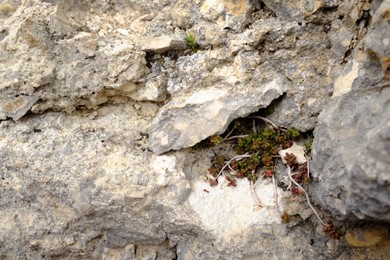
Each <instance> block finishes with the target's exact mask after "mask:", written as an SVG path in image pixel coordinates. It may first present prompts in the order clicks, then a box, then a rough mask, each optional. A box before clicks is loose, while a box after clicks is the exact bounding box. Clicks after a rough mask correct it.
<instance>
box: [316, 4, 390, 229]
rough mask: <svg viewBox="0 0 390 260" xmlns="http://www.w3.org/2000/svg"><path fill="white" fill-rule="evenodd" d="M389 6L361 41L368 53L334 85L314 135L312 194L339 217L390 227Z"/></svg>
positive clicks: (357, 55) (362, 53)
mask: <svg viewBox="0 0 390 260" xmlns="http://www.w3.org/2000/svg"><path fill="white" fill-rule="evenodd" d="M389 8H390V2H389V1H385V2H384V3H383V4H382V5H381V6H380V8H379V9H378V10H377V13H376V15H375V16H374V18H373V24H372V27H371V29H370V31H369V33H368V34H367V36H366V38H365V39H364V40H363V46H364V51H357V52H356V53H355V56H354V59H353V60H352V61H351V62H350V63H349V65H348V66H347V67H346V69H345V71H343V73H342V74H341V75H340V76H339V77H338V79H337V80H336V81H335V84H334V87H335V92H334V98H333V99H332V100H331V102H329V104H328V105H327V108H326V109H324V111H322V113H321V115H320V116H319V118H318V125H317V127H316V130H315V132H314V134H315V139H314V146H313V147H314V157H313V163H312V170H313V175H314V177H315V178H317V181H318V182H317V183H316V185H315V187H314V188H313V189H312V190H311V191H312V194H313V195H314V197H315V199H316V200H317V202H318V203H320V204H321V205H323V206H325V207H326V208H327V209H329V210H330V211H331V212H332V213H333V214H334V215H335V216H338V217H340V218H351V219H374V220H380V221H387V222H390V214H389V212H390V196H389V194H390V175H389V169H390V106H389V104H390V91H389V89H388V88H382V87H383V86H386V85H388V82H387V83H386V82H385V83H381V81H382V82H383V80H384V79H386V78H388V77H389V75H388V73H389V71H388V57H389V54H390V53H389V42H390V34H389V22H388V20H387V19H386V15H385V14H387V13H388V10H389Z"/></svg>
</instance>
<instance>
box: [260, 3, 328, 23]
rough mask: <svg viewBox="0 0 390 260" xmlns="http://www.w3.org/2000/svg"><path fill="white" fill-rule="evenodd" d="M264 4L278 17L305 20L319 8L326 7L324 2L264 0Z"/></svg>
mask: <svg viewBox="0 0 390 260" xmlns="http://www.w3.org/2000/svg"><path fill="white" fill-rule="evenodd" d="M263 2H264V4H265V5H266V6H267V7H268V8H270V9H271V10H272V11H274V12H275V14H276V15H277V16H281V17H294V18H301V19H302V18H304V17H307V16H309V15H311V14H313V13H315V12H316V11H317V10H318V9H319V8H321V7H323V6H325V1H323V0H310V1H307V0H299V1H290V0H277V1H275V0H264V1H263Z"/></svg>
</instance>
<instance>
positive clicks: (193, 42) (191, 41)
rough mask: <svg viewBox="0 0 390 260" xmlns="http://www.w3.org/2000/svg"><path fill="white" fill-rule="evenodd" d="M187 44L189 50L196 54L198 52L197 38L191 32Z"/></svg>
mask: <svg viewBox="0 0 390 260" xmlns="http://www.w3.org/2000/svg"><path fill="white" fill-rule="evenodd" d="M186 42H187V46H188V48H190V49H191V50H192V52H196V51H197V50H198V43H197V41H196V36H195V35H194V34H193V33H191V32H189V33H188V34H187V38H186Z"/></svg>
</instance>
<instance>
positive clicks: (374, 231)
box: [345, 227, 389, 247]
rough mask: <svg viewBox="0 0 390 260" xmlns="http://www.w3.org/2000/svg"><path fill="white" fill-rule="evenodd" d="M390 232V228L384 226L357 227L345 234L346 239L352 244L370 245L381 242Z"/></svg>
mask: <svg viewBox="0 0 390 260" xmlns="http://www.w3.org/2000/svg"><path fill="white" fill-rule="evenodd" d="M388 232H389V230H388V229H384V228H383V227H371V228H364V229H357V228H355V229H354V230H351V231H349V232H348V233H347V234H345V240H346V241H347V242H348V244H350V245H352V246H357V247H369V246H373V245H375V244H378V243H379V242H381V241H382V240H383V239H384V238H385V237H386V236H387V234H388Z"/></svg>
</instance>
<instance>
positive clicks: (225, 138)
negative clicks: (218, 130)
mask: <svg viewBox="0 0 390 260" xmlns="http://www.w3.org/2000/svg"><path fill="white" fill-rule="evenodd" d="M233 131H234V128H233V129H232V130H231V131H230V132H229V133H228V134H227V135H226V136H225V137H224V138H223V139H222V141H221V142H223V141H226V140H228V139H227V138H228V137H229V136H230V135H231V134H232V133H233Z"/></svg>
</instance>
